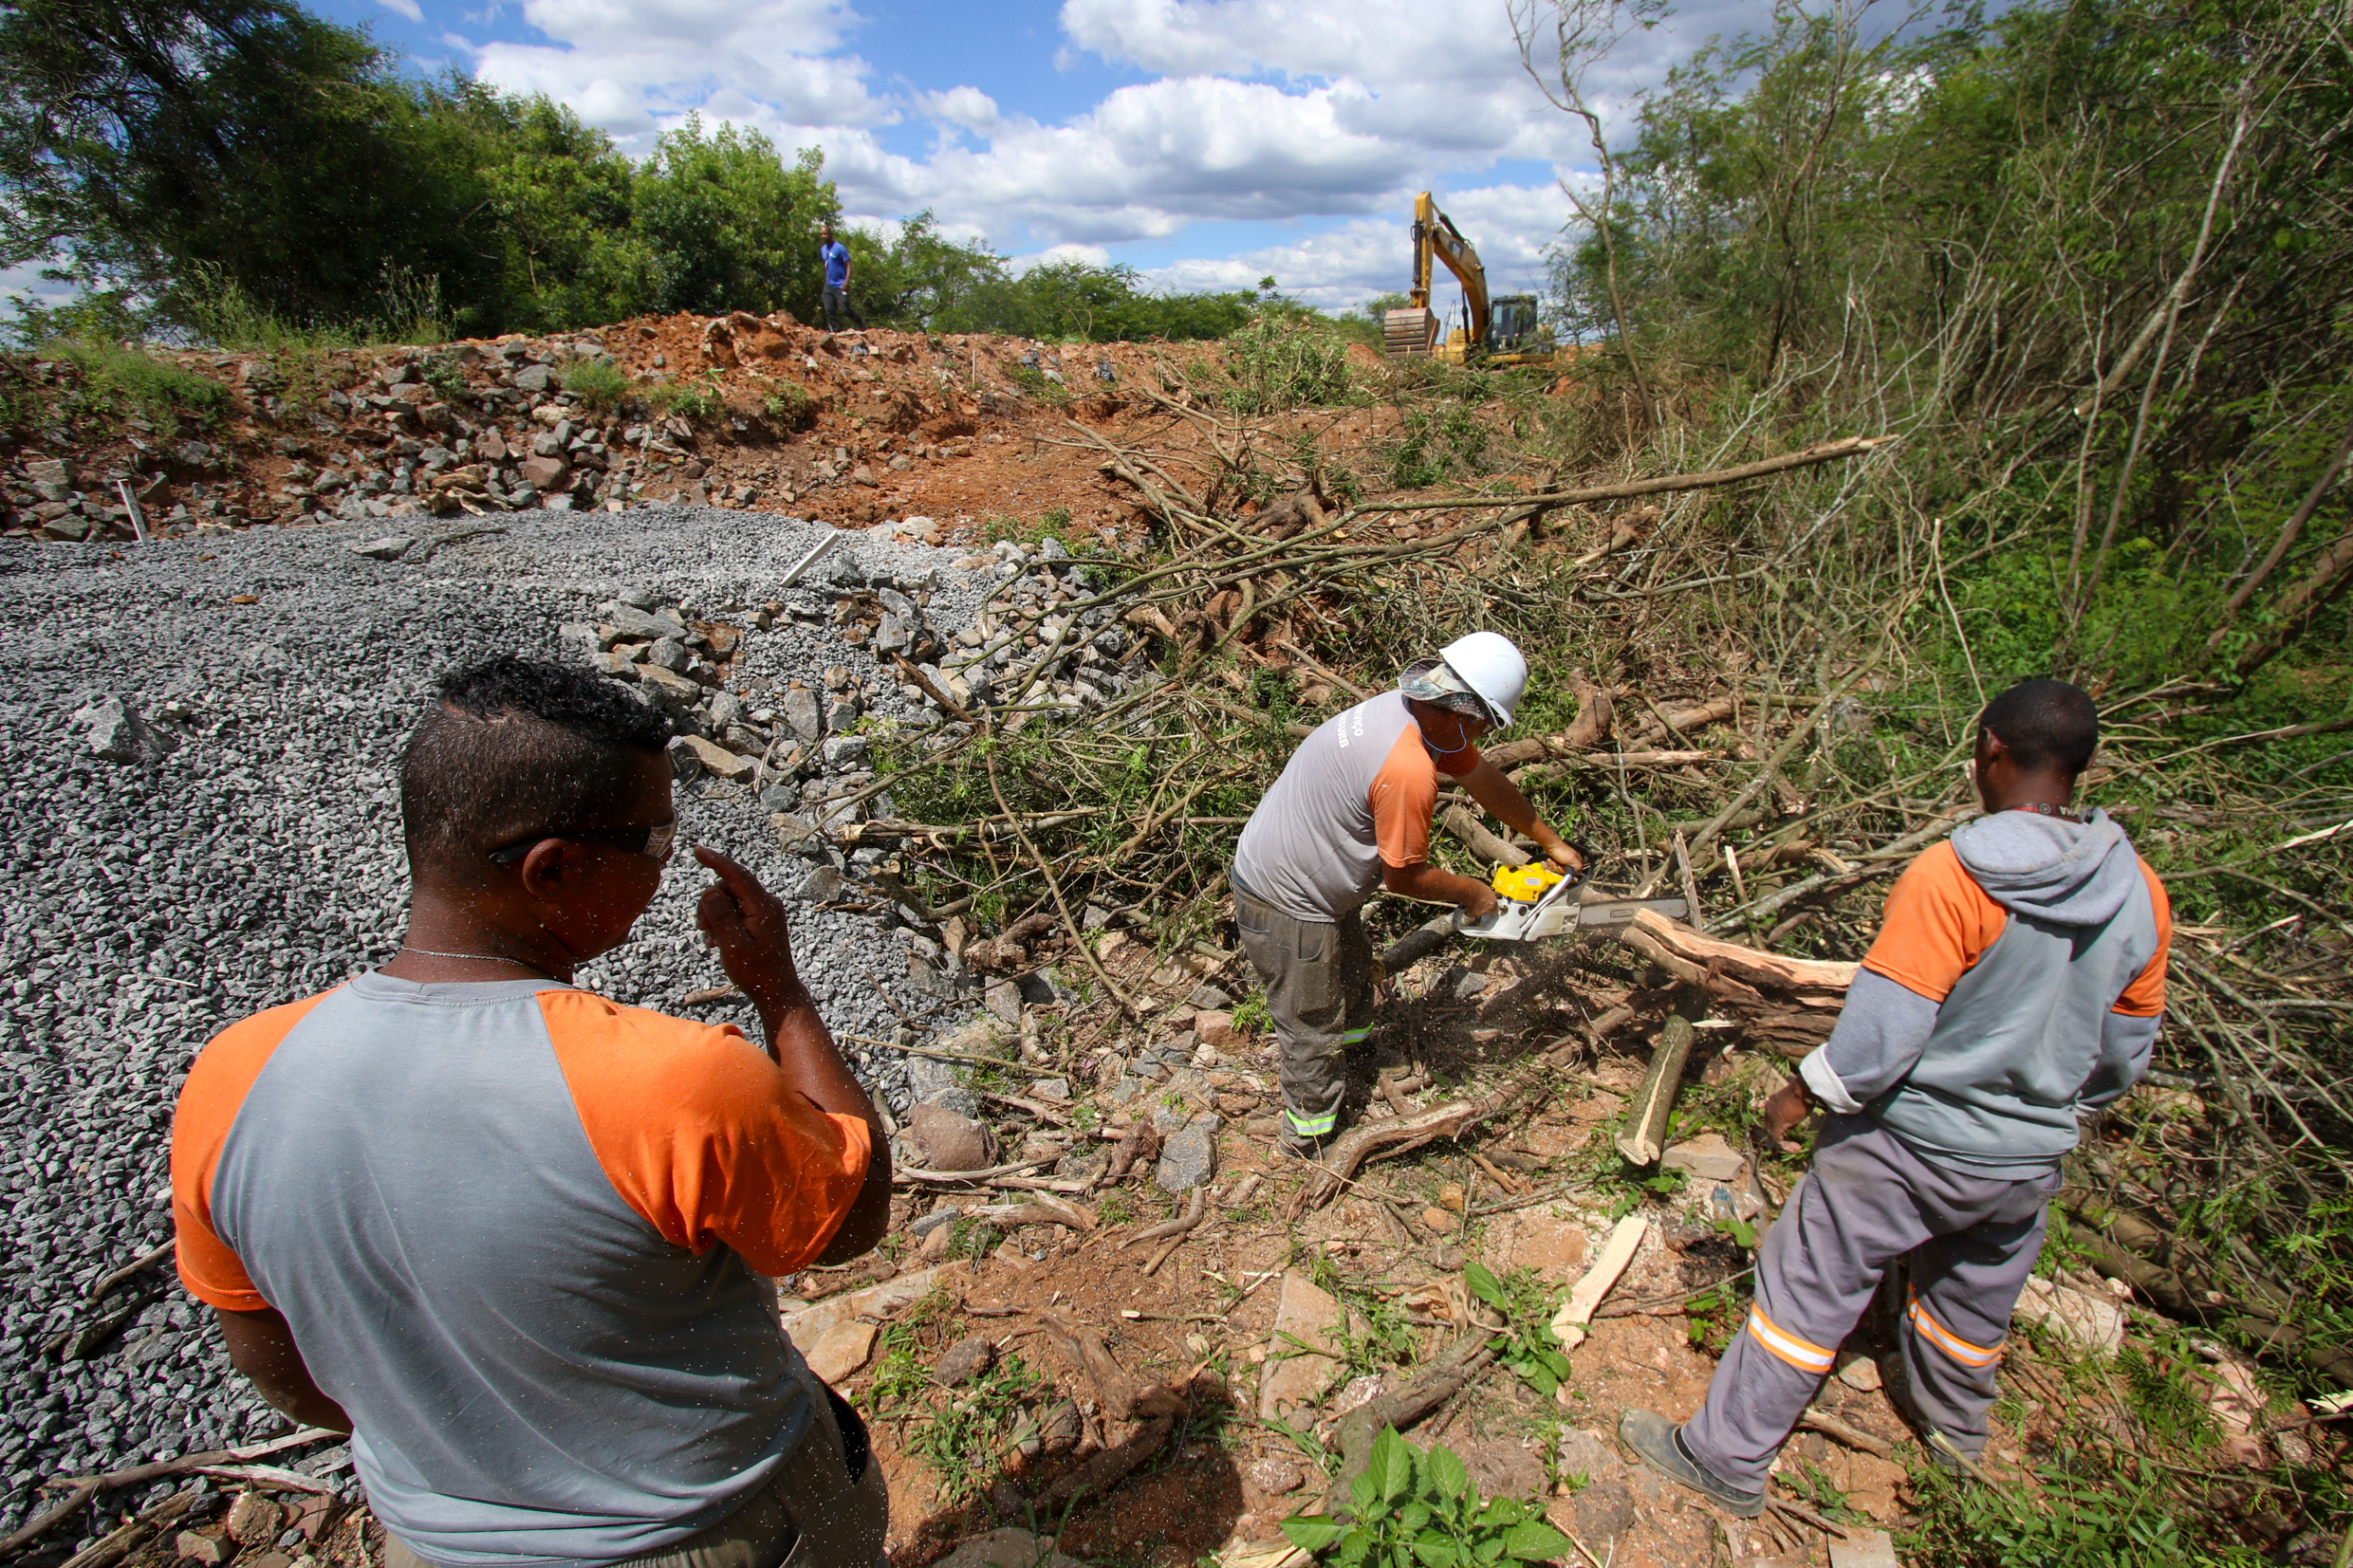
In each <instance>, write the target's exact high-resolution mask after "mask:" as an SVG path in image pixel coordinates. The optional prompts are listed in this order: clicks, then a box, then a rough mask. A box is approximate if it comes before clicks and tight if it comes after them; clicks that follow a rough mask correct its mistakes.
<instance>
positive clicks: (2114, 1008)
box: [1618, 680, 2173, 1518]
mask: <svg viewBox="0 0 2353 1568" xmlns="http://www.w3.org/2000/svg"><path fill="white" fill-rule="evenodd" d="M2099 744H2100V722H2099V716H2098V713H2097V712H2096V711H2095V710H2094V709H2093V707H2092V701H2091V698H2090V697H2088V696H2086V695H2085V694H2084V692H2081V691H2079V690H2078V689H2077V688H2075V687H2073V686H2069V685H2067V684H2066V682H2064V681H2055V680H2033V681H2027V682H2025V683H2024V684H2022V685H2018V686H2013V687H2011V688H2010V690H2009V691H2007V692H2003V693H2001V694H2000V695H1999V696H1997V697H1995V698H1994V699H1993V700H1992V702H1991V703H1988V704H1987V705H1986V708H1985V711H1984V712H1983V713H1982V714H1980V715H1979V717H1978V720H1977V739H1976V754H1975V758H1974V762H1973V771H1974V775H1975V779H1976V784H1977V794H1978V797H1979V799H1980V800H1981V801H1982V802H1984V805H1985V810H1986V815H1985V816H1983V817H1980V818H1978V819H1977V820H1975V821H1970V822H1965V823H1963V824H1962V825H1961V826H1960V827H1958V828H1956V829H1955V830H1954V833H1953V836H1952V838H1950V839H1947V840H1946V841H1945V842H1943V843H1941V844H1938V845H1937V846H1936V847H1935V848H1934V849H1931V850H1929V851H1927V852H1926V853H1925V854H1923V855H1922V856H1920V858H1918V859H1917V860H1915V861H1913V862H1912V864H1911V865H1910V866H1909V867H1908V868H1906V869H1905V871H1904V874H1903V876H1902V877H1901V878H1900V879H1899V881H1898V882H1897V883H1896V886H1895V888H1894V889H1893V890H1892V891H1891V892H1890V893H1889V894H1888V895H1887V912H1886V915H1885V918H1884V920H1883V921H1882V923H1881V927H1880V934H1879V938H1878V940H1876V941H1875V942H1873V943H1872V945H1871V950H1870V952H1869V953H1868V954H1866V955H1865V956H1864V958H1863V961H1862V969H1861V970H1860V971H1859V972H1858V973H1857V974H1856V976H1855V983H1854V986H1853V988H1852V989H1850V990H1849V991H1848V992H1847V993H1846V1005H1845V1007H1844V1008H1843V1010H1842V1011H1841V1012H1840V1014H1839V1020H1838V1026H1837V1028H1836V1029H1835V1030H1833V1031H1832V1033H1831V1035H1830V1038H1829V1040H1828V1041H1827V1042H1825V1043H1824V1044H1823V1045H1822V1046H1821V1048H1819V1049H1818V1050H1816V1051H1815V1052H1814V1053H1813V1054H1812V1055H1810V1056H1808V1057H1806V1060H1805V1061H1804V1062H1803V1063H1802V1065H1801V1066H1800V1069H1799V1074H1798V1077H1797V1078H1795V1079H1791V1080H1790V1082H1789V1083H1788V1086H1786V1087H1785V1088H1783V1089H1782V1090H1781V1091H1780V1092H1779V1093H1777V1094H1775V1095H1774V1096H1773V1097H1772V1098H1770V1099H1769V1100H1768V1101H1767V1102H1766V1104H1765V1125H1766V1131H1767V1134H1768V1135H1769V1136H1771V1137H1773V1138H1774V1139H1776V1140H1781V1139H1783V1138H1785V1137H1786V1135H1787V1134H1788V1131H1789V1129H1790V1128H1792V1127H1793V1126H1795V1125H1796V1124H1797V1122H1798V1121H1799V1120H1800V1119H1802V1118H1803V1117H1804V1116H1806V1112H1807V1110H1808V1108H1809V1107H1820V1108H1822V1109H1825V1110H1827V1111H1829V1112H1830V1113H1832V1114H1831V1115H1830V1116H1828V1117H1827V1118H1826V1119H1825V1121H1824V1122H1823V1124H1822V1128H1821V1131H1820V1133H1819V1134H1818V1135H1817V1137H1816V1139H1815V1143H1814V1157H1813V1162H1812V1164H1811V1166H1810V1167H1809V1168H1808V1169H1807V1171H1806V1178H1805V1180H1804V1181H1802V1182H1800V1183H1799V1184H1798V1188H1797V1190H1796V1192H1795V1193H1794V1194H1793V1195H1792V1196H1791V1198H1790V1200H1789V1207H1788V1209H1787V1210H1786V1211H1785V1212H1784V1213H1783V1214H1782V1216H1781V1219H1780V1222H1779V1223H1778V1224H1776V1225H1775V1226H1774V1227H1772V1229H1771V1230H1770V1231H1769V1233H1768V1234H1767V1236H1766V1238H1765V1245H1763V1246H1762V1247H1761V1248H1759V1249H1758V1252H1757V1260H1756V1298H1755V1301H1754V1302H1753V1304H1752V1305H1751V1309H1750V1313H1749V1318H1748V1321H1747V1322H1746V1323H1745V1324H1744V1325H1743V1327H1742V1330H1741V1332H1740V1334H1739V1335H1738V1337H1735V1338H1734V1339H1733V1340H1732V1345H1731V1347H1730V1348H1729V1349H1728V1350H1727V1351H1726V1352H1725V1355H1724V1359H1723V1362H1722V1363H1721V1364H1720V1365H1718V1366H1717V1368H1716V1369H1715V1376H1714V1380H1713V1381H1712V1382H1710V1383H1709V1385H1708V1397H1707V1403H1706V1404H1705V1405H1704V1406H1703V1407H1702V1408H1701V1410H1700V1411H1699V1413H1698V1414H1697V1415H1695V1416H1694V1417H1693V1418H1692V1419H1691V1420H1690V1421H1689V1422H1687V1423H1685V1424H1684V1425H1683V1426H1681V1427H1679V1428H1678V1427H1677V1426H1676V1425H1675V1424H1674V1423H1672V1422H1670V1421H1668V1420H1667V1419H1666V1418H1665V1417H1663V1416H1660V1415H1658V1414H1655V1413H1653V1412H1652V1411H1645V1410H1629V1411H1626V1412H1625V1414H1624V1416H1623V1417H1622V1418H1621V1420H1620V1422H1619V1425H1618V1435H1619V1437H1620V1439H1621V1441H1622V1442H1624V1443H1625V1445H1626V1446H1627V1447H1628V1448H1632V1449H1633V1450H1634V1451H1635V1452H1636V1453H1638V1454H1640V1456H1641V1457H1642V1459H1643V1461H1644V1462H1645V1463H1646V1464H1648V1465H1649V1466H1650V1467H1652V1468H1653V1469H1655V1470H1658V1472H1660V1473H1661V1474H1663V1475H1665V1476H1667V1477H1669V1478H1670V1479H1672V1480H1675V1481H1678V1482H1680V1483H1682V1484H1683V1485H1686V1486H1689V1487H1691V1488H1692V1489H1693V1490H1694V1491H1696V1492H1699V1493H1701V1494H1702V1495H1704V1496H1706V1497H1707V1498H1708V1499H1709V1500H1710V1501H1712V1502H1714V1503H1717V1504H1718V1505H1720V1506H1721V1507H1723V1508H1724V1509H1725V1510H1727V1511H1728V1512H1730V1513H1733V1514H1737V1515H1740V1516H1742V1517H1744V1518H1753V1517H1755V1516H1756V1515H1757V1514H1759V1513H1762V1512H1763V1511H1764V1508H1765V1487H1766V1483H1767V1480H1768V1477H1769V1471H1770V1469H1771V1467H1772V1463H1773V1458H1774V1456H1775V1454H1777V1453H1778V1452H1779V1451H1780V1448H1781V1445H1782V1444H1783V1443H1784V1442H1786V1441H1787V1440H1788V1435H1789V1432H1790V1430H1792V1429H1793V1428H1794V1427H1795V1426H1796V1424H1797V1420H1798V1417H1799V1416H1800V1415H1802V1414H1804V1413H1805V1411H1806V1405H1807V1403H1808V1402H1809V1401H1810V1400H1812V1398H1813V1396H1814V1393H1815V1392H1816V1390H1818V1389H1819V1388H1820V1387H1821V1384H1822V1380H1823V1378H1824V1376H1825V1374H1827V1373H1828V1372H1829V1371H1830V1370H1831V1367H1832V1365H1833V1363H1834V1361H1835V1358H1836V1356H1837V1354H1838V1348H1839V1346H1840V1344H1841V1343H1842V1342H1843V1341H1844V1339H1845V1338H1846V1337H1847V1336H1848V1334H1850V1333H1851V1332H1852V1331H1853V1329H1854V1327H1855V1324H1856V1323H1857V1321H1858V1320H1860V1319H1861V1318H1862V1313H1863V1309H1864V1308H1865V1307H1866V1306H1868V1305H1869V1304H1870V1301H1871V1299H1872V1296H1873V1295H1874V1293H1875V1292H1877V1290H1878V1289H1879V1287H1880V1282H1881V1277H1882V1276H1883V1275H1884V1274H1885V1273H1886V1271H1887V1269H1888V1268H1889V1267H1890V1266H1891V1265H1894V1264H1898V1263H1899V1261H1901V1260H1904V1259H1905V1258H1906V1255H1907V1254H1908V1255H1909V1262H1908V1265H1907V1267H1906V1273H1907V1275H1908V1280H1907V1282H1906V1290H1905V1301H1904V1315H1903V1323H1902V1327H1901V1329H1900V1330H1899V1344H1898V1346H1897V1348H1896V1350H1895V1352H1894V1353H1893V1354H1892V1355H1890V1356H1885V1357H1883V1358H1882V1359H1881V1372H1882V1376H1883V1378H1884V1380H1885V1385H1886V1387H1887V1390H1888V1393H1889V1396H1890V1398H1891V1399H1892V1400H1893V1402H1894V1403H1895V1405H1896V1407H1897V1409H1898V1411H1899V1412H1900V1413H1901V1414H1902V1415H1903V1416H1904V1418H1905V1419H1906V1420H1907V1421H1909V1422H1911V1423H1912V1425H1913V1426H1914V1427H1915V1428H1916V1429H1917V1430H1918V1431H1919V1433H1920V1438H1921V1441H1922V1442H1923V1443H1924V1444H1925V1445H1926V1446H1927V1448H1928V1451H1929V1454H1930V1456H1931V1458H1932V1459H1934V1460H1935V1461H1936V1462H1937V1463H1938V1464H1941V1465H1943V1466H1944V1467H1947V1468H1948V1469H1954V1470H1957V1471H1961V1472H1964V1473H1967V1474H1971V1475H1975V1474H1977V1473H1979V1471H1978V1459H1979V1457H1980V1456H1981V1455H1982V1454H1983V1452H1984V1450H1985V1444H1986V1411H1987V1410H1988V1409H1989V1408H1990V1407H1991V1406H1992V1403H1993V1398H1994V1393H1995V1388H1994V1376H1993V1374H1994V1369H1995V1367H1996V1366H1997V1365H1999V1363H2000V1361H2001V1357H2002V1343H2003V1341H2004V1339H2005V1338H2007V1337H2008V1336H2009V1333H2010V1313H2011V1312H2012V1311H2013V1310H2014V1309H2015V1308H2016V1306H2017V1303H2018V1295H2019V1292H2020V1291H2021V1290H2022V1289H2024V1288H2025V1285H2026V1282H2027V1277H2028V1276H2029V1274H2030V1273H2032V1272H2033V1269H2034V1264H2035V1260H2036V1258H2037V1257H2038V1256H2040V1254H2041V1252H2042V1245H2043V1225H2044V1214H2045V1210H2046V1208H2047V1205H2048V1202H2049V1198H2050V1195H2051V1193H2052V1192H2054V1191H2056V1190H2058V1187H2059V1183H2060V1161H2061V1160H2062V1159H2064V1158H2065V1157H2066V1153H2067V1152H2068V1151H2069V1150H2071V1149H2073V1148H2074V1147H2075V1145H2076V1141H2077V1137H2078V1124H2079V1122H2080V1120H2081V1118H2082V1117H2083V1116H2085V1115H2088V1114H2090V1113H2093V1112H2096V1111H2099V1110H2101V1109H2102V1108H2103V1107H2105V1106H2107V1105H2109V1104H2111V1103H2113V1102H2114V1101H2115V1100H2116V1099H2118V1098H2120V1097H2121V1096H2122V1095H2123V1093H2124V1092H2125V1091H2126V1090H2127V1089H2130V1088H2131V1087H2132V1086H2133V1084H2135V1083H2136V1082H2138V1081H2139V1080H2140V1075H2141V1074H2142V1073H2144V1072H2146V1071H2147V1070H2148V1065H2149V1049H2150V1047H2151V1045H2152V1044H2154V1043H2155V1042H2156V1040H2157V1029H2158V1019H2159V1017H2160V1016H2161V1015H2162V1014H2163V1012H2164V1006H2165V950H2166V944H2167V943H2168V942H2169V941H2170V940H2171V939H2172V934H2173V916H2172V911H2171V906H2170V905H2169V903H2168V902H2167V899H2166V896H2165V888H2164V885H2163V884H2162V883H2160V882H2159V881H2158V879H2157V874H2156V873H2154V872H2152V871H2151V870H2150V869H2149V867H2148V865H2147V863H2146V862H2144V861H2143V860H2142V859H2141V858H2140V855H2139V854H2138V853H2137V852H2135V850H2134V849H2133V846H2132V844H2131V841H2130V840H2128V839H2126V838H2125V837H2124V831H2123V829H2121V827H2119V826H2118V825H2117V824H2116V822H2115V821H2114V820H2113V819H2111V818H2110V817H2108V816H2107V815H2106V814H2105V813H2103V812H2102V811H2101V810H2100V809H2099V808H2098V807H2096V806H2095V807H2093V808H2092V809H2090V810H2088V811H2084V812H2080V813H2079V812H2077V811H2076V810H2074V809H2073V807H2072V806H2071V804H2070V802H2071V801H2072V800H2073V798H2074V794H2075V781H2076V779H2077V777H2078V776H2079V775H2081V774H2082V772H2083V771H2084V767H2085V766H2088V765H2089V764H2090V762H2091V757H2092V752H2093V751H2094V750H2095V749H2096V748H2097V747H2098V746H2099ZM1782 1146H1783V1147H1784V1148H1788V1147H1791V1146H1790V1145H1788V1144H1787V1143H1786V1142H1785V1143H1783V1145H1782Z"/></svg>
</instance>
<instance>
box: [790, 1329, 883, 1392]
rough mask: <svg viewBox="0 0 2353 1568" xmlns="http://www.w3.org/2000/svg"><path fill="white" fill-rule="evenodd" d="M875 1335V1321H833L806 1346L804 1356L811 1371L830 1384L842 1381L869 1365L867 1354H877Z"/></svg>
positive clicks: (802, 1352) (803, 1349)
mask: <svg viewBox="0 0 2353 1568" xmlns="http://www.w3.org/2000/svg"><path fill="white" fill-rule="evenodd" d="M875 1334H876V1329H875V1326H874V1325H873V1324H872V1323H862V1322H860V1321H858V1320H857V1319H848V1320H847V1321H844V1322H837V1323H833V1324H830V1325H828V1326H827V1327H826V1329H825V1330H824V1333H822V1334H820V1335H819V1336H818V1337H817V1338H816V1341H815V1342H814V1343H812V1344H806V1345H803V1346H802V1347H801V1355H802V1356H803V1357H804V1358H806V1360H807V1362H808V1367H809V1371H811V1372H813V1373H815V1374H817V1375H818V1376H820V1377H822V1378H824V1380H825V1381H826V1382H828V1383H839V1382H840V1381H842V1379H843V1378H844V1377H847V1376H849V1375H850V1374H852V1373H854V1372H856V1371H857V1370H858V1369H859V1368H861V1367H862V1366H864V1365H865V1364H866V1357H868V1356H872V1355H873V1354H874V1339H875Z"/></svg>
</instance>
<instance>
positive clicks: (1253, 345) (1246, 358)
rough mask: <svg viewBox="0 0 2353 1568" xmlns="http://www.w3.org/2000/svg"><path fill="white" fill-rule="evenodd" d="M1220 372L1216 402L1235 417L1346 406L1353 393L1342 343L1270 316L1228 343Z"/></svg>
mask: <svg viewBox="0 0 2353 1568" xmlns="http://www.w3.org/2000/svg"><path fill="white" fill-rule="evenodd" d="M1224 369H1225V378H1226V384H1225V385H1224V386H1222V387H1219V388H1218V389H1216V391H1217V398H1218V401H1220V402H1222V403H1224V404H1225V405H1226V406H1227V407H1228V408H1230V409H1232V410H1233V411H1234V412H1236V413H1238V414H1272V413H1275V412H1277V411H1278V410H1282V409H1291V408H1315V407H1321V406H1324V405H1326V404H1330V403H1344V402H1346V401H1347V400H1348V398H1349V397H1350V395H1351V394H1352V393H1353V391H1354V389H1355V383H1354V381H1353V380H1352V379H1351V378H1350V377H1349V375H1348V342H1347V340H1346V339H1344V338H1343V337H1341V336H1340V335H1339V334H1338V333H1336V332H1333V331H1330V330H1329V329H1327V328H1323V327H1317V326H1310V325H1307V324H1305V323H1294V322H1288V321H1285V320H1282V319H1280V318H1278V317H1277V316H1276V315H1275V314H1274V313H1272V312H1269V313H1268V314H1266V315H1262V316H1260V317H1258V318H1257V319H1256V320H1254V321H1252V322H1251V323H1250V325H1248V326H1246V327H1244V328H1242V330H1241V331H1239V332H1236V333H1234V334H1233V335H1232V337H1230V338H1228V339H1227V340H1226V363H1225V367H1224Z"/></svg>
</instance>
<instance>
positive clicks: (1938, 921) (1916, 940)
mask: <svg viewBox="0 0 2353 1568" xmlns="http://www.w3.org/2000/svg"><path fill="white" fill-rule="evenodd" d="M2009 921H2010V912H2009V911H2007V910H2005V909H2003V908H2002V906H2001V905H1999V904H1997V903H1995V902H1994V901H1993V900H1992V898H1990V897H1988V896H1987V895H1986V891H1985V889H1983V888H1981V887H1979V886H1978V885H1977V879H1976V878H1975V877H1973V876H1970V874H1969V871H1968V868H1967V867H1965V866H1963V865H1962V864H1961V858H1960V856H1959V855H1957V854H1955V852H1954V849H1953V845H1952V843H1951V841H1950V840H1948V841H1946V842H1944V843H1941V844H1938V845H1936V847H1935V848H1933V849H1930V850H1928V851H1927V852H1926V853H1925V854H1923V855H1921V856H1920V858H1918V859H1917V860H1915V861H1913V862H1912V863H1911V864H1910V865H1909V866H1907V867H1905V868H1904V873H1903V875H1902V876H1899V877H1897V878H1896V885H1895V887H1894V888H1893V889H1892V890H1890V891H1889V893H1888V895H1887V912H1886V913H1885V914H1884V915H1883V916H1882V917H1881V921H1880V934H1879V937H1878V939H1877V940H1875V941H1874V942H1873V943H1872V944H1871V950H1870V951H1869V952H1867V953H1865V954H1863V956H1862V967H1863V968H1866V969H1869V970H1870V971H1871V972H1872V973H1874V974H1878V975H1883V976H1885V977H1886V978H1887V979H1889V980H1892V981H1894V982H1895V983H1896V984H1897V985H1899V986H1901V987H1903V988H1904V989H1906V990H1908V991H1913V992H1916V993H1917V994H1918V995H1920V996H1924V997H1926V998H1928V1000H1929V1001H1931V1002H1938V1003H1941V1002H1942V1001H1943V1000H1944V999H1945V998H1946V997H1947V996H1949V995H1951V994H1952V991H1953V987H1955V985H1956V984H1958V983H1959V981H1960V978H1961V976H1962V975H1964V974H1967V973H1968V972H1969V969H1970V966H1971V965H1973V964H1974V963H1976V962H1977V960H1978V959H1980V958H1983V957H1984V956H1985V952H1986V950H1987V949H1988V948H1990V947H1992V946H1993V944H1994V942H1995V940H1996V939H1997V938H1999V937H2000V936H2001V934H2002V928H2003V927H2004V926H2005V925H2007V924H2008V923H2009Z"/></svg>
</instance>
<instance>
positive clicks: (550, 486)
mask: <svg viewBox="0 0 2353 1568" xmlns="http://www.w3.org/2000/svg"><path fill="white" fill-rule="evenodd" d="M571 477H572V469H571V465H570V464H568V463H566V462H565V460H564V459H563V458H561V457H526V458H525V459H524V460H523V482H524V483H525V484H527V485H528V486H530V487H531V489H535V490H560V489H563V488H564V487H565V484H566V483H567V482H568V481H569V480H570V479H571Z"/></svg>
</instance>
